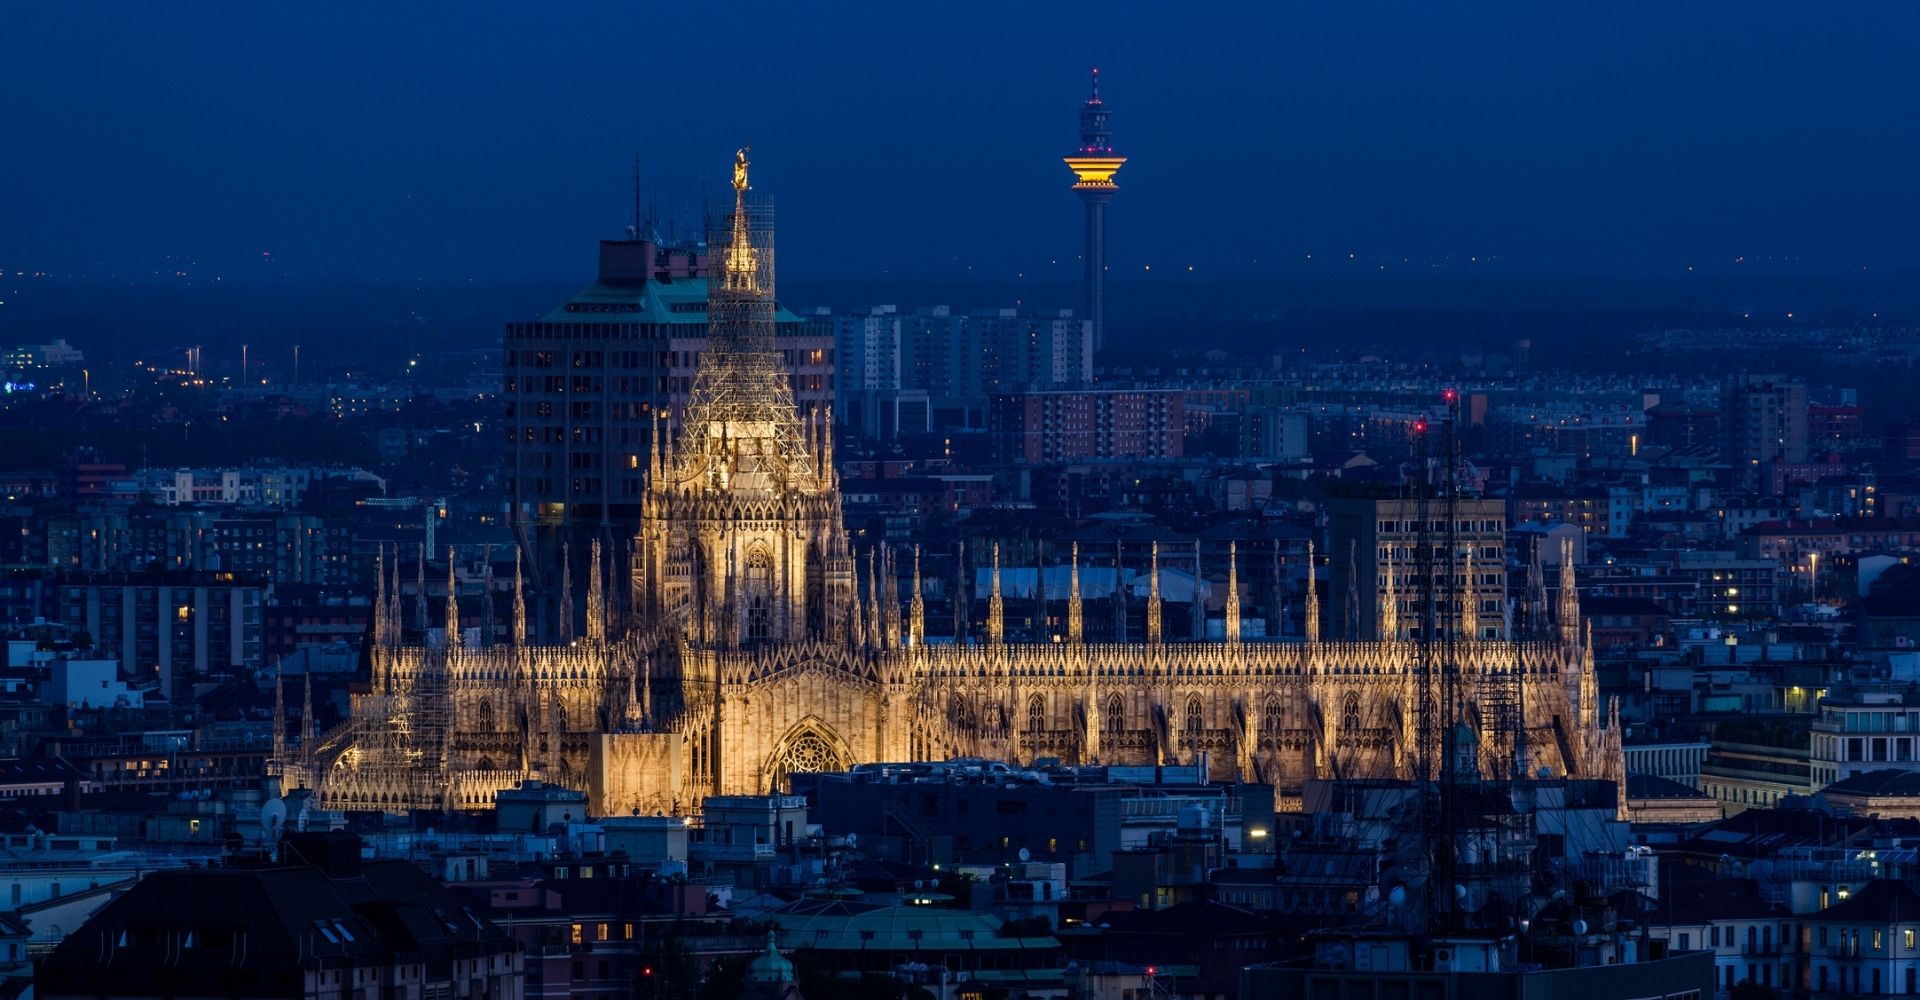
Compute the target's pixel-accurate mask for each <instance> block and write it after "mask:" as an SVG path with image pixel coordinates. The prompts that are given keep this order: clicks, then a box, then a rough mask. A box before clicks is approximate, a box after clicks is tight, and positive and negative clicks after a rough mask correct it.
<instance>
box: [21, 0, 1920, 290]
mask: <svg viewBox="0 0 1920 1000" xmlns="http://www.w3.org/2000/svg"><path fill="white" fill-rule="evenodd" d="M1650 10H1651V8H1645V9H1643V12H1642V13H1643V16H1642V17H1635V16H1633V12H1627V13H1625V14H1622V15H1620V16H1617V17H1614V18H1611V19H1608V20H1594V21H1587V20H1582V19H1579V18H1577V17H1576V16H1574V15H1569V14H1562V13H1553V12H1540V11H1507V12H1503V13H1497V14H1486V15H1482V16H1480V17H1477V18H1462V17H1460V16H1458V15H1452V14H1442V13H1437V12H1429V11H1424V10H1419V9H1414V8H1398V9H1395V10H1393V11H1391V13H1390V16H1387V17H1381V18H1372V19H1368V18H1365V17H1364V16H1363V15H1350V14H1335V13H1306V12H1270V11H1264V10H1252V9H1241V10H1229V11H1225V12H1223V13H1222V14H1221V15H1220V18H1221V19H1224V20H1231V21H1232V22H1233V24H1234V28H1235V30H1233V31H1219V30H1217V29H1218V28H1219V25H1218V24H1217V23H1215V22H1213V21H1209V20H1206V19H1198V20H1195V21H1191V22H1174V23H1171V24H1166V25H1160V26H1158V27H1157V28H1156V30H1155V31H1144V30H1141V29H1142V28H1143V27H1145V22H1144V21H1143V19H1142V18H1140V17H1139V16H1138V15H1137V14H1136V13H1135V12H1131V11H1127V10H1125V9H1120V10H1116V11H1113V12H1111V13H1110V15H1109V16H1107V17H1105V18H1103V19H1098V20H1090V19H1082V18H1078V17H1076V16H1074V15H1073V14H1071V13H1070V12H1064V11H1049V10H1039V11H1022V12H1021V17H1022V23H1021V27H1022V29H1023V30H1022V31H1020V32H1018V33H1015V34H1006V33H1003V32H999V31H997V30H996V29H995V24H996V22H994V21H993V20H991V19H986V20H966V21H948V20H946V19H943V18H941V17H940V16H938V15H930V14H922V15H913V16H900V15H890V16H874V17H870V18H867V19H864V20H861V21H859V22H857V27H856V28H855V29H854V30H853V31H852V33H851V34H850V35H847V34H839V35H832V36H828V35H823V34H822V33H821V32H820V30H819V29H820V26H818V25H812V24H809V23H808V22H807V21H805V19H804V17H805V15H804V14H801V13H797V12H782V11H780V10H778V9H771V8H770V9H768V10H765V11H762V12H761V16H757V17H755V18H751V19H749V21H750V22H751V23H750V24H749V25H748V26H747V27H745V28H744V29H743V30H742V31H740V32H737V33H733V34H730V35H729V36H728V37H727V39H726V41H725V44H724V46H723V45H722V44H721V42H720V40H719V37H718V36H717V35H715V34H713V32H712V29H711V28H710V27H709V26H708V25H707V24H706V23H705V21H704V19H703V18H701V17H700V16H699V15H698V14H697V13H696V12H692V11H686V12H676V11H660V12H640V13H636V12H633V11H629V10H626V9H623V8H618V7H601V8H596V9H591V10H588V11H584V12H583V13H582V14H581V16H580V17H579V18H578V19H574V20H570V21H568V22H565V23H559V24H553V23H545V22H544V21H543V20H542V19H539V18H535V17H533V16H532V15H526V16H525V17H520V16H517V15H505V14H501V13H499V12H498V11H494V10H489V9H484V8H483V9H479V10H469V11H463V13H464V14H465V15H466V16H465V17H464V18H461V19H446V18H436V17H432V16H430V15H428V14H424V13H405V12H402V13H394V14H390V15H389V18H388V19H387V20H386V21H383V22H382V23H381V24H379V25H378V26H375V25H371V24H369V23H367V22H365V21H364V20H358V19H353V18H308V17H306V16H304V15H299V14H293V13H285V12H270V11H253V12H247V13H243V14H235V13H232V12H205V11H202V12H196V13H194V14H192V15H181V16H175V15H174V14H172V13H171V12H170V13H167V14H160V13H148V12H142V11H137V10H130V11H121V12H118V14H117V16H116V17H115V18H114V19H111V21H110V22H109V23H107V24H104V25H103V24H99V23H95V22H96V21H97V19H84V18H83V17H81V16H80V15H76V14H73V13H71V12H65V11H60V10H51V9H49V10H37V11H27V10H12V11H9V12H7V13H5V14H3V15H0V18H3V19H4V21H5V27H6V29H7V30H6V31H4V32H0V37H5V38H6V39H8V41H7V42H0V45H4V46H7V47H8V48H10V49H12V50H13V51H7V52H5V53H4V55H5V56H6V58H4V59H0V66H4V67H6V68H4V69H0V86H4V88H5V90H6V91H7V92H8V93H11V94H15V95H18V96H19V98H20V100H19V102H18V104H17V105H16V108H15V114H14V115H13V118H12V121H11V122H10V129H11V132H12V137H13V140H14V141H15V142H16V143H17V144H18V148H20V149H22V150H25V151H27V155H24V156H18V157H14V158H10V159H9V161H8V162H7V163H6V164H5V165H0V187H4V188H6V189H8V190H13V191H25V192H31V193H32V194H33V195H34V196H33V197H29V198H13V199H8V200H7V201H6V202H5V204H4V205H0V234H4V235H0V264H4V265H5V266H7V267H9V268H10V269H14V270H20V269H46V270H54V271H59V272H62V273H86V274H89V275H94V276H99V277H107V276H112V277H114V278H116V279H123V278H127V277H130V276H132V275H135V274H139V275H148V274H151V273H152V272H154V271H156V270H164V269H165V268H167V267H168V266H177V267H178V268H180V269H182V270H188V271H191V272H194V273H198V274H213V273H217V274H221V275H223V276H230V280H237V279H241V278H244V277H246V276H248V275H249V274H251V273H258V271H259V270H261V269H275V270H277V271H283V272H285V273H292V274H298V275H302V276H308V277H319V276H340V277H348V278H362V279H381V280H401V279H416V278H418V279H430V280H449V279H456V280H464V279H472V280H482V281H488V280H500V279H506V278H534V277H537V278H555V277H564V276H566V275H568V274H571V273H575V272H576V271H577V270H578V264H579V255H578V250H577V249H576V248H577V247H578V245H579V243H578V240H579V237H580V235H581V234H583V233H591V234H596V235H606V236H614V235H618V233H619V231H620V230H621V229H622V228H623V227H624V224H625V222H626V221H627V219H628V218H629V215H630V212H631V204H630V202H631V190H632V180H631V177H630V169H631V158H632V156H633V155H634V154H635V153H636V152H637V153H638V154H639V155H640V157H641V163H642V173H643V184H644V186H645V189H646V191H647V192H649V194H648V195H647V196H646V197H647V199H648V200H649V201H651V199H652V197H653V196H654V195H657V196H658V197H659V199H660V206H661V214H662V215H663V216H666V217H668V218H677V219H680V220H683V222H684V225H683V226H682V228H683V231H684V230H686V229H693V228H697V226H698V225H699V223H700V218H701V215H702V207H701V202H702V197H703V177H702V169H703V168H701V167H700V166H699V165H700V164H703V163H708V162H711V161H712V159H713V157H714V155H715V154H716V153H717V152H719V151H724V150H730V149H732V148H734V147H736V146H738V145H741V144H743V143H746V142H752V143H753V144H754V145H755V146H756V148H757V149H758V150H759V154H758V156H759V163H760V165H761V176H763V177H764V178H765V181H764V182H763V183H764V186H765V188H766V190H767V191H769V192H773V193H777V194H778V195H779V196H780V197H781V198H783V199H787V200H790V201H791V202H792V206H793V207H792V209H791V210H790V211H789V212H788V213H787V218H788V220H789V221H788V224H787V231H788V233H789V234H790V235H789V240H790V241H791V244H792V246H793V252H792V253H791V258H792V259H793V260H794V261H795V262H796V268H800V270H796V271H795V272H794V273H793V275H792V276H793V277H795V278H798V279H826V278H845V277H853V276H864V275H871V274H882V275H889V276H901V277H942V278H968V277H979V278H986V279H997V280H1014V279H1016V278H1031V277H1032V276H1033V275H1035V274H1036V273H1038V274H1046V273H1048V272H1051V271H1058V277H1059V278H1060V280H1063V281H1071V280H1072V279H1073V278H1074V277H1076V276H1077V272H1078V271H1079V264H1078V261H1077V259H1076V253H1077V251H1078V247H1079V240H1078V239H1077V236H1078V229H1079V226H1078V221H1079V220H1078V215H1079V212H1078V211H1077V209H1078V206H1076V205H1074V204H1072V203H1071V202H1066V203H1063V201H1064V200H1063V199H1062V198H1061V197H1060V196H1059V184H1058V180H1059V174H1058V165H1057V159H1055V158H1057V157H1058V156H1059V155H1060V149H1061V145H1062V142H1063V138H1062V137H1063V136H1066V135H1068V134H1070V133H1069V131H1068V130H1069V129H1071V128H1072V124H1073V110H1072V108H1071V105H1073V104H1075V103H1076V102H1077V101H1078V100H1080V98H1081V96H1082V95H1083V94H1084V92H1085V89H1084V88H1085V73H1086V71H1087V68H1088V67H1089V66H1093V65H1100V66H1102V67H1104V68H1106V69H1107V70H1108V71H1109V82H1108V90H1109V93H1110V94H1111V96H1112V100H1114V101H1115V103H1116V105H1117V106H1120V107H1124V108H1125V109H1126V118H1125V124H1124V130H1125V148H1126V149H1127V150H1128V151H1129V153H1130V154H1131V155H1135V156H1140V157H1144V158H1142V159H1140V160H1139V162H1137V163H1136V164H1135V165H1134V166H1132V167H1130V168H1129V170H1128V176H1129V178H1130V180H1129V184H1128V197H1127V198H1126V199H1123V200H1122V201H1121V202H1120V203H1119V207H1117V208H1116V209H1115V211H1116V212H1117V213H1118V215H1117V216H1116V217H1115V220H1114V223H1113V225H1114V232H1113V240H1112V243H1113V246H1112V250H1111V253H1112V256H1113V264H1112V267H1113V269H1114V270H1115V272H1117V273H1119V274H1122V275H1124V274H1125V273H1127V272H1131V271H1139V272H1140V273H1145V268H1146V267H1148V266H1153V267H1155V268H1158V269H1163V270H1164V269H1170V268H1171V269H1183V268H1185V267H1188V266H1193V267H1195V268H1196V270H1197V271H1199V272H1202V273H1209V274H1232V273H1240V272H1254V273H1258V272H1260V271H1263V270H1265V269H1267V268H1270V267H1275V266H1279V262H1294V263H1296V264H1304V263H1305V261H1306V260H1307V255H1308V254H1312V255H1314V256H1315V258H1316V259H1320V258H1326V257H1328V256H1331V257H1333V258H1334V260H1335V261H1338V260H1339V258H1341V257H1342V256H1344V255H1346V254H1352V255H1353V258H1352V260H1353V265H1352V266H1353V267H1355V268H1358V267H1361V266H1363V265H1366V264H1368V263H1369V262H1371V266H1372V268H1374V269H1382V268H1388V267H1389V266H1390V265H1393V264H1396V263H1397V264H1399V265H1400V266H1402V267H1404V268H1407V269H1409V270H1411V271H1413V272H1414V273H1420V271H1421V270H1422V265H1424V269H1425V270H1428V271H1431V270H1433V269H1435V268H1453V269H1458V270H1460V271H1463V272H1465V273H1475V271H1474V269H1475V268H1479V267H1486V268H1505V269H1509V270H1517V271H1521V272H1566V273H1594V274H1671V273H1683V272H1684V271H1685V269H1686V268H1687V267H1689V266H1692V267H1695V268H1698V269H1701V270H1704V271H1709V272H1713V271H1723V270H1731V271H1738V270H1739V269H1740V268H1742V267H1745V266H1749V265H1750V264H1757V263H1765V264H1767V266H1772V267H1780V268H1784V269H1788V270H1807V271H1812V272H1842V273H1844V272H1849V271H1857V270H1859V269H1861V268H1865V269H1867V270H1869V271H1885V270H1889V269H1900V268H1906V267H1912V266H1914V265H1915V264H1916V263H1920V251H1916V250H1915V247H1914V244H1913V242H1912V241H1911V240H1910V239H1908V238H1907V237H1906V236H1905V233H1906V232H1907V231H1908V230H1909V229H1910V228H1911V227H1910V220H1911V219H1913V218H1914V217H1915V216H1916V214H1920V213H1917V212H1916V207H1917V203H1916V197H1917V196H1916V194H1915V193H1914V192H1913V190H1912V186H1911V185H1906V184H1902V183H1900V182H1899V180H1898V172H1897V171H1881V170H1877V169H1875V168H1874V166H1873V165H1874V164H1876V163H1891V162H1902V161H1909V160H1911V159H1912V157H1913V153H1914V152H1915V149H1916V142H1917V141H1920V140H1917V139H1916V137H1915V135H1914V134H1913V132H1912V130H1910V129H1902V128H1900V127H1899V126H1898V123H1900V122H1903V121H1911V120H1913V118H1914V111H1915V110H1916V108H1915V98H1914V97H1913V95H1912V91H1911V88H1907V87H1903V86H1901V85H1900V80H1899V78H1898V76H1897V75H1896V71H1894V70H1893V69H1892V68H1891V67H1894V66H1897V65H1899V62H1900V61H1899V59H1898V58H1896V57H1895V54H1894V53H1893V52H1892V50H1891V47H1892V46H1894V45H1896V44H1897V40H1898V39H1900V38H1904V37H1912V30H1911V28H1912V27H1914V26H1915V21H1916V18H1920V15H1916V13H1915V12H1914V11H1913V10H1912V9H1911V8H1903V7H1896V6H1893V5H1872V6H1853V7H1848V8H1845V9H1843V10H1842V11H1840V12H1828V13H1827V14H1826V15H1824V16H1823V17H1822V18H1820V19H1818V21H1817V23H1815V22H1814V21H1813V20H1811V19H1809V20H1806V21H1803V20H1801V19H1800V18H1799V17H1798V16H1797V15H1796V14H1794V13H1793V12H1792V11H1791V9H1790V8H1787V7H1785V6H1771V7H1765V8H1763V9H1761V10H1759V11H1757V12H1756V11H1747V12H1746V13H1747V14H1748V16H1747V17H1746V18H1744V19H1742V20H1740V21H1729V20H1726V19H1723V18H1719V17H1716V16H1715V15H1714V13H1713V12H1710V11H1679V12H1673V11H1662V17H1663V20H1662V22H1661V23H1660V24H1659V26H1658V29H1657V30H1656V29H1655V28H1654V27H1653V26H1651V25H1648V24H1646V23H1645V20H1644V13H1645V12H1648V11H1650ZM580 24H595V25H598V26H599V27H600V28H603V29H604V30H597V31H594V32H582V31H580V30H578V25H580ZM844 47H852V48H853V51H854V53H855V54H857V55H859V56H860V57H861V58H852V59H849V58H845V55H847V54H848V53H847V52H846V51H845V50H844ZM561 52H564V53H566V55H565V56H564V57H559V56H557V55H554V54H556V53H561ZM54 53H58V55H57V57H55V56H53V55H52V54H54ZM1878 55H1884V56H1886V58H1876V56H1878ZM181 67H191V68H190V69H182V68H181ZM989 67H992V68H991V69H989ZM695 80H703V81H708V82H705V83H702V84H700V85H694V84H693V83H692V81H695ZM881 81H884V85H882V84H881ZM1416 84H1417V85H1416ZM721 108H725V109H726V111H725V113H720V112H719V109H721ZM875 121H885V122H896V123H899V124H898V125H896V126H891V127H887V128H879V129H875V128H870V127H863V126H862V125H861V124H860V123H863V122H875ZM1050 160H1052V161H1053V162H1051V163H1050V162H1049V161H1050ZM1202 178H1205V180H1202ZM722 180H723V179H722V178H716V177H712V176H710V175H709V176H707V177H706V178H705V182H706V183H705V189H706V192H707V193H709V194H710V193H712V192H714V191H717V190H718V189H719V187H720V182H721V181H722ZM1783 191H1791V192H1794V193H1795V194H1796V197H1792V198H1782V197H1780V194H1781V192H1783ZM854 192H858V193H859V194H860V197H859V198H857V199H856V198H850V197H849V195H850V194H852V193H854ZM907 204H914V205H915V206H916V209H917V210H916V211H913V212H907V211H902V207H903V206H905V205H907ZM1256 261H1257V262H1259V263H1256ZM1332 273H1336V274H1339V273H1346V272H1342V271H1338V270H1336V271H1333V272H1332Z"/></svg>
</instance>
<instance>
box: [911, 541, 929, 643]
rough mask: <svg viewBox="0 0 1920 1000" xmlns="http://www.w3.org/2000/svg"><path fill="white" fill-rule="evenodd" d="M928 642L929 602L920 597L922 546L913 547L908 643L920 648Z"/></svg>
mask: <svg viewBox="0 0 1920 1000" xmlns="http://www.w3.org/2000/svg"><path fill="white" fill-rule="evenodd" d="M926 641H927V602H926V599H925V598H923V597H921V596H920V546H918V545H916V546H914V547H913V600H911V601H909V602H908V603H907V642H908V643H910V644H912V645H914V646H919V645H921V644H922V643H925V642H926Z"/></svg>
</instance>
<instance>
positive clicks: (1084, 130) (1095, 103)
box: [1080, 66, 1113, 153]
mask: <svg viewBox="0 0 1920 1000" xmlns="http://www.w3.org/2000/svg"><path fill="white" fill-rule="evenodd" d="M1080 152H1082V153H1111V152H1113V133H1112V132H1110V131H1108V130H1107V106H1106V104H1105V103H1104V102H1102V101H1101V100H1100V67H1098V66H1095V67H1094V68H1093V92H1092V93H1091V94H1089V95H1088V97H1087V103H1086V104H1083V105H1081V107H1080Z"/></svg>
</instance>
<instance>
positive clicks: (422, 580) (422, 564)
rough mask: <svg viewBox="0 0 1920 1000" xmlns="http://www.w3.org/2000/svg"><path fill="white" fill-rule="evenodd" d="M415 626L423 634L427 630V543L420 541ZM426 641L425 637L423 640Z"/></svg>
mask: <svg viewBox="0 0 1920 1000" xmlns="http://www.w3.org/2000/svg"><path fill="white" fill-rule="evenodd" d="M413 627H414V628H415V629H417V630H418V631H419V632H420V634H421V635H423V636H424V635H426V632H427V545H426V543H425V542H422V543H420V561H419V562H417V563H415V564H414V570H413ZM421 641H422V642H425V641H426V640H425V639H422V640H421Z"/></svg>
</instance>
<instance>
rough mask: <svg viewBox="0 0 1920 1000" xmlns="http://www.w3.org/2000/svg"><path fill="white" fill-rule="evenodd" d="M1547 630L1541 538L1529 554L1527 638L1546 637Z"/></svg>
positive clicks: (1545, 584)
mask: <svg viewBox="0 0 1920 1000" xmlns="http://www.w3.org/2000/svg"><path fill="white" fill-rule="evenodd" d="M1551 634H1552V633H1551V632H1549V631H1548V630H1547V576H1546V573H1545V571H1543V570H1542V569H1541V568H1540V539H1538V538H1535V539H1534V540H1533V547H1532V549H1531V551H1530V552H1529V553H1528V555H1527V638H1529V639H1545V638H1547V637H1548V636H1549V635H1551Z"/></svg>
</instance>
